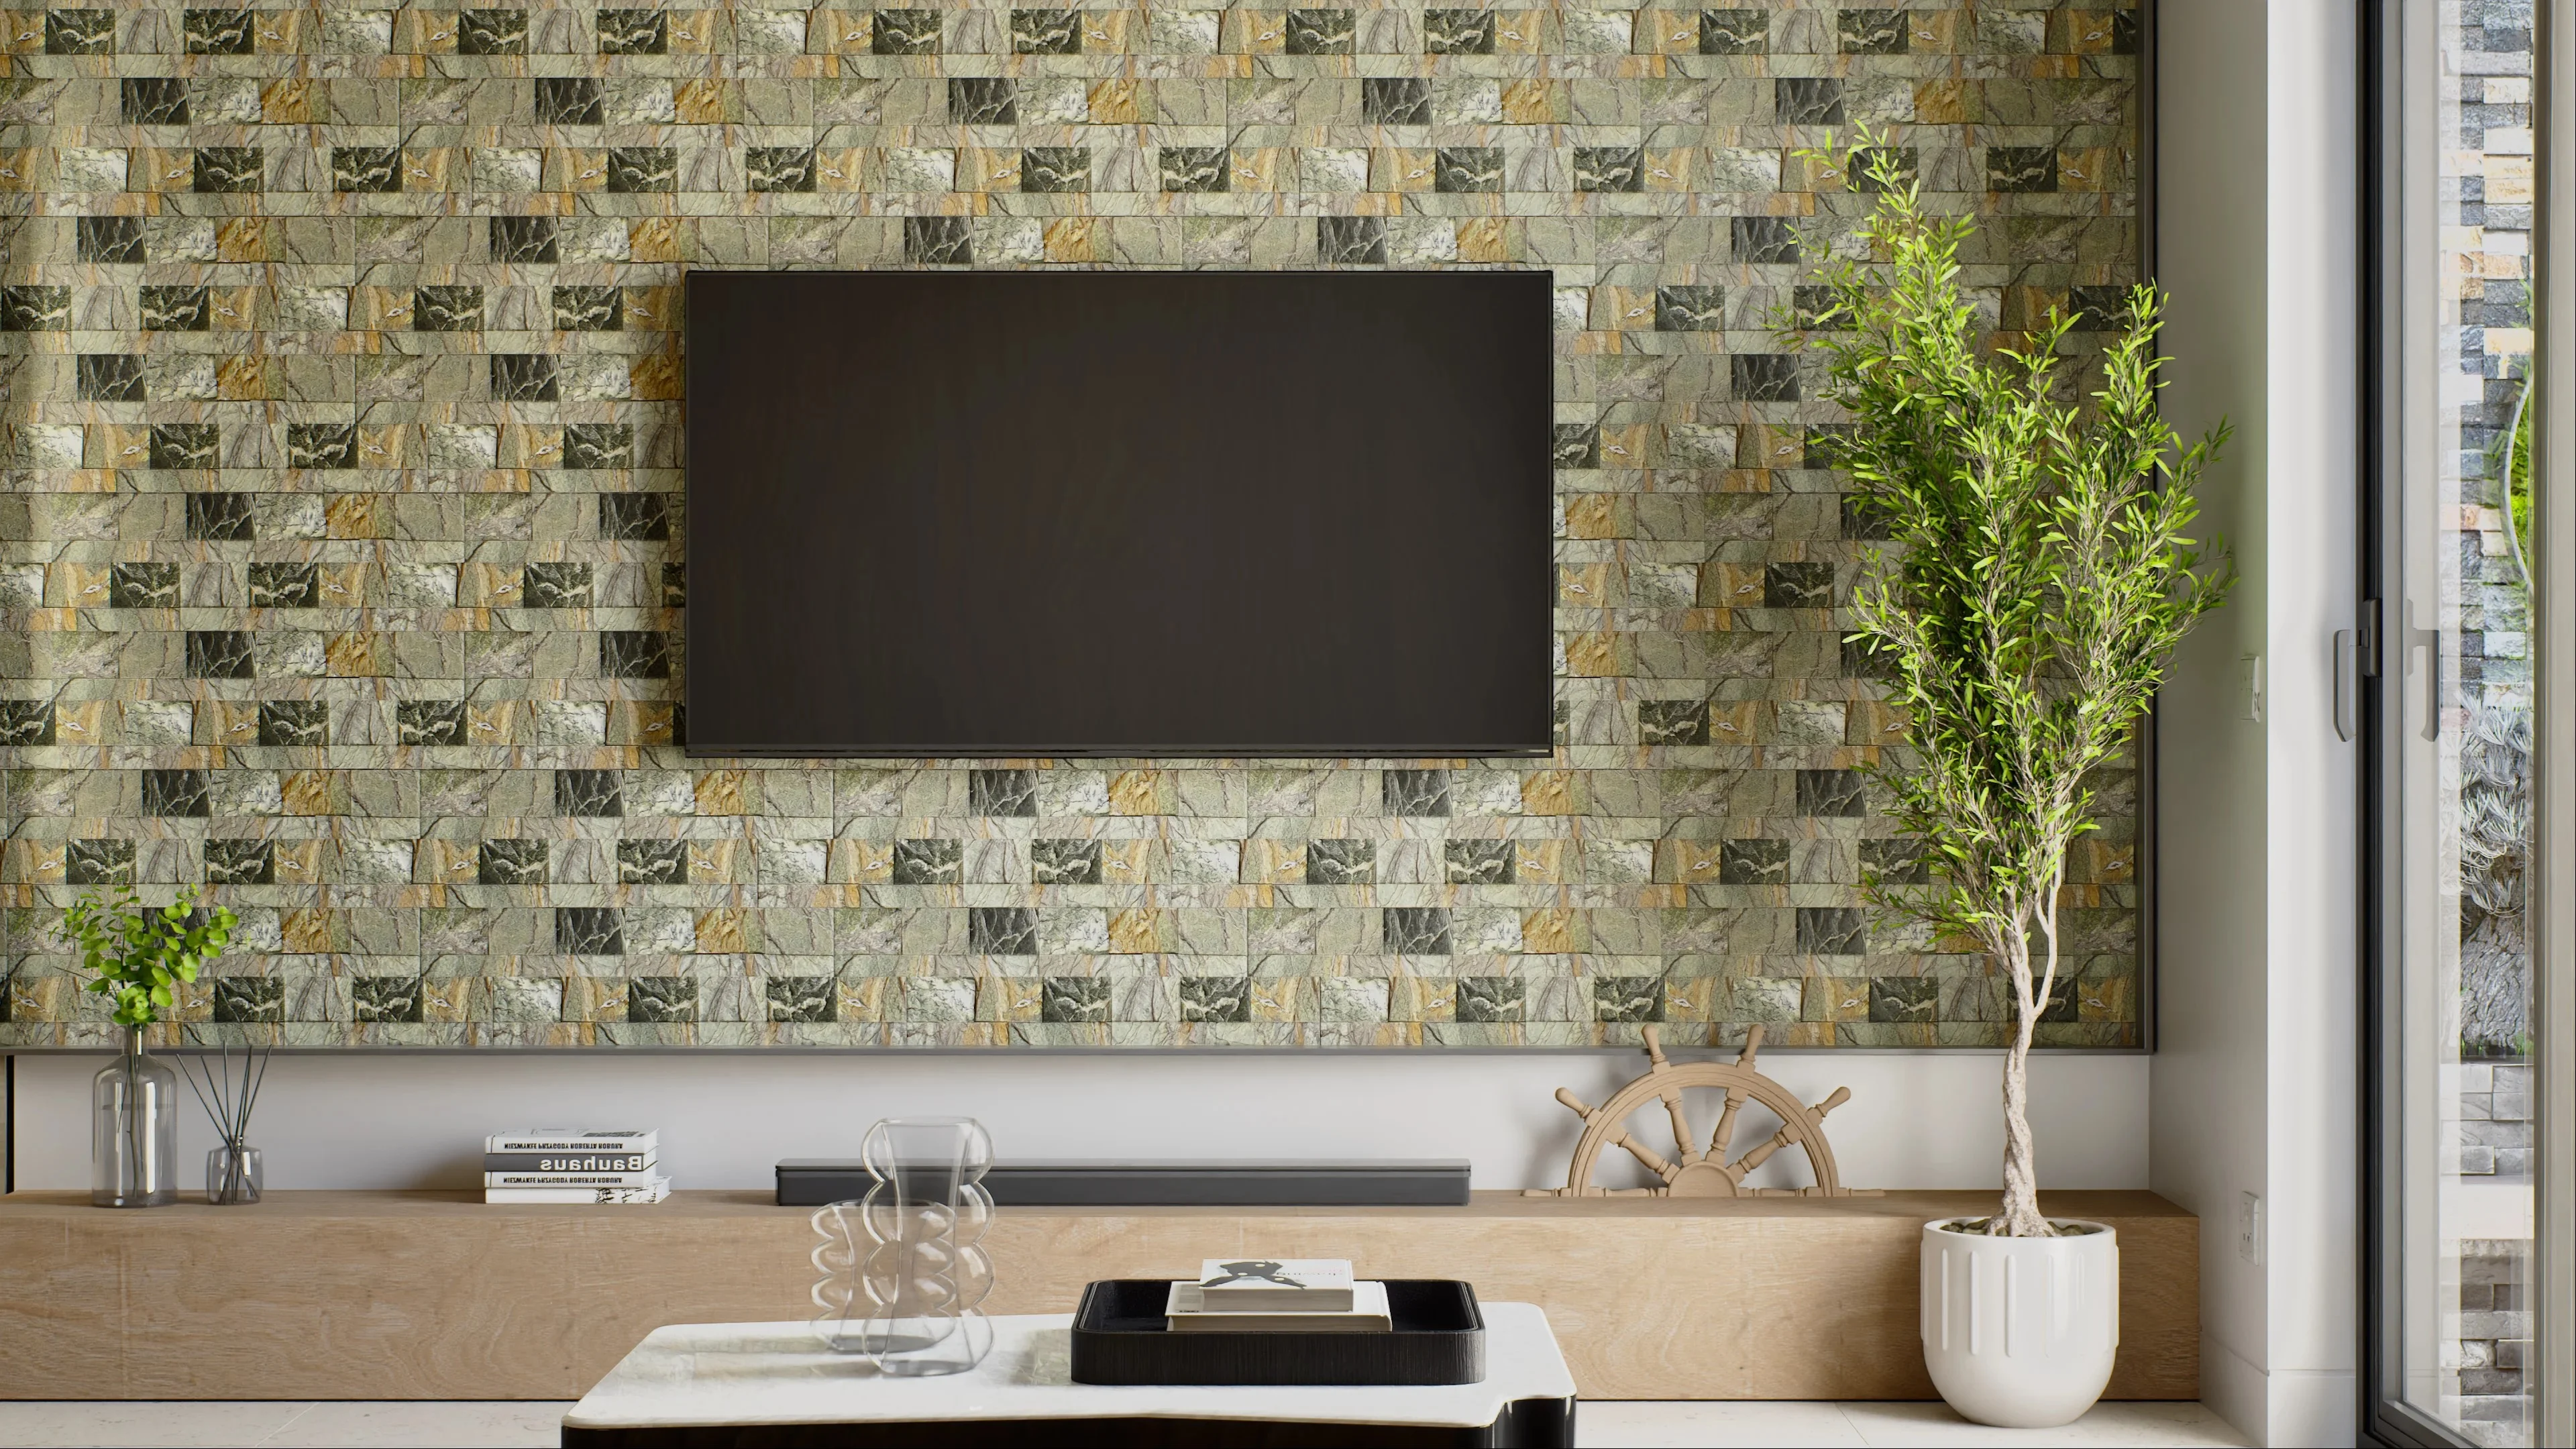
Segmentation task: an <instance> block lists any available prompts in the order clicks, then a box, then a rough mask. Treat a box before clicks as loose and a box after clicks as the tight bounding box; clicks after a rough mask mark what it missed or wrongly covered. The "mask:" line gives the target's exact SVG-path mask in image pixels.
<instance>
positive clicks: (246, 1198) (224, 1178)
mask: <svg viewBox="0 0 2576 1449" xmlns="http://www.w3.org/2000/svg"><path fill="white" fill-rule="evenodd" d="M268 1057H269V1053H268V1050H267V1049H266V1048H263V1047H254V1046H249V1045H245V1046H244V1047H243V1048H242V1064H241V1073H240V1075H239V1077H238V1078H236V1077H235V1075H234V1073H233V1049H232V1044H231V1043H230V1042H226V1043H225V1044H224V1046H223V1049H222V1053H221V1055H219V1056H217V1057H216V1058H215V1060H213V1061H211V1062H209V1061H207V1060H206V1059H205V1057H204V1055H203V1054H200V1055H199V1056H197V1057H196V1058H195V1059H194V1061H193V1063H192V1062H191V1060H190V1059H189V1058H187V1057H181V1058H180V1059H179V1069H180V1071H182V1072H183V1073H185V1074H186V1076H187V1078H188V1089H189V1090H190V1091H192V1092H195V1093H196V1094H197V1102H198V1105H200V1106H202V1107H204V1108H205V1109H206V1116H207V1117H208V1118H209V1119H211V1120H212V1121H213V1122H214V1124H215V1135H216V1136H217V1137H220V1138H221V1139H223V1143H222V1145H221V1146H219V1147H217V1148H215V1149H214V1150H213V1151H211V1152H208V1153H207V1154H206V1201H208V1202H210V1203H213V1204H215V1205H216V1206H218V1207H233V1206H238V1205H242V1204H246V1203H255V1202H257V1201H259V1195H260V1163H259V1149H258V1148H256V1147H253V1146H251V1145H250V1113H251V1108H253V1107H255V1106H257V1105H258V1104H259V1086H260V1083H262V1082H264V1081H266V1080H268ZM201 1078H202V1080H200V1079H201Z"/></svg>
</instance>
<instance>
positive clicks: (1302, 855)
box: [1243, 840, 1306, 885]
mask: <svg viewBox="0 0 2576 1449" xmlns="http://www.w3.org/2000/svg"><path fill="white" fill-rule="evenodd" d="M1243 878H1244V879H1245V880H1247V881H1256V882H1264V883H1267V884H1270V885H1294V884H1297V883H1299V882H1301V881H1303V880H1305V878H1306V843H1305V842H1304V841H1302V840H1247V841H1245V842H1244V843H1243Z"/></svg>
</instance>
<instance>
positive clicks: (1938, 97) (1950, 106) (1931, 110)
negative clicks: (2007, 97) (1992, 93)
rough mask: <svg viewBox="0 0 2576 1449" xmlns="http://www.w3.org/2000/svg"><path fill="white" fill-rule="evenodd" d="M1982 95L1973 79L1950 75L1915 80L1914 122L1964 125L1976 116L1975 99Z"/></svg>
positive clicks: (1919, 124)
mask: <svg viewBox="0 0 2576 1449" xmlns="http://www.w3.org/2000/svg"><path fill="white" fill-rule="evenodd" d="M1983 95H1984V92H1983V91H1982V90H1981V89H1979V88H1978V86H1977V83H1976V82H1974V81H1965V80H1957V79H1949V78H1944V79H1938V80H1921V81H1916V82H1915V83H1914V123H1915V124H1916V125H1918V126H1961V125H1967V124H1969V123H1971V122H1973V121H1975V120H1977V119H1978V117H1977V114H1976V111H1977V106H1976V105H1975V102H1976V101H1978V100H1980V99H1982V97H1983Z"/></svg>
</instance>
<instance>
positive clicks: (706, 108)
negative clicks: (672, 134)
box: [671, 80, 730, 126]
mask: <svg viewBox="0 0 2576 1449" xmlns="http://www.w3.org/2000/svg"><path fill="white" fill-rule="evenodd" d="M728 89H729V87H728V86H727V83H726V82H724V81H720V80H691V81H682V82H681V83H680V84H679V85H678V86H676V87H675V88H673V90H672V92H671V99H672V102H673V104H674V106H675V107H676V109H677V111H678V114H679V117H680V124H681V125H683V126H715V125H721V124H723V123H724V122H725V121H726V120H728V119H730V118H728V117H727V116H726V115H725V105H726V99H727V91H728Z"/></svg>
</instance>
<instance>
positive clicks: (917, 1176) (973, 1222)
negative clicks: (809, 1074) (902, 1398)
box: [813, 1117, 993, 1377]
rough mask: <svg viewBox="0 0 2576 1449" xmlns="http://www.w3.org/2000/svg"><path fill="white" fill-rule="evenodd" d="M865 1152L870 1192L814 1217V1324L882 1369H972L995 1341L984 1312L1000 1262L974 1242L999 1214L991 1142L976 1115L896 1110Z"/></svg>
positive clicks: (844, 1349) (913, 1373) (838, 1347)
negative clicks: (991, 1184) (989, 1180)
mask: <svg viewBox="0 0 2576 1449" xmlns="http://www.w3.org/2000/svg"><path fill="white" fill-rule="evenodd" d="M860 1155H861V1157H862V1159H863V1160H864V1161H865V1162H866V1164H867V1168H868V1172H869V1175H870V1176H872V1177H874V1178H875V1179H876V1181H875V1183H874V1184H872V1185H871V1186H870V1187H869V1188H868V1193H867V1196H866V1197H863V1198H861V1199H859V1200H857V1201H855V1202H836V1203H833V1204H831V1205H830V1206H828V1207H826V1208H823V1209H822V1210H821V1211H819V1212H817V1213H815V1214H814V1231H815V1233H816V1234H817V1235H819V1236H820V1237H821V1238H822V1239H823V1243H822V1246H820V1247H818V1248H816V1249H815V1250H814V1254H813V1260H814V1266H815V1267H817V1268H820V1269H822V1270H823V1277H822V1279H821V1281H819V1282H817V1283H816V1284H815V1285H814V1304H815V1307H816V1308H818V1309H820V1310H821V1311H820V1312H818V1313H817V1314H816V1315H815V1316H814V1331H815V1333H816V1334H817V1335H818V1336H819V1337H820V1338H821V1339H822V1340H823V1342H824V1343H825V1344H827V1345H829V1346H830V1347H831V1349H832V1350H833V1351H834V1352H835V1353H850V1354H865V1355H867V1356H868V1357H869V1359H871V1360H872V1361H874V1363H875V1364H876V1366H877V1369H878V1371H879V1372H881V1373H888V1374H896V1375H902V1376H906V1377H926V1376H929V1375H934V1374H956V1373H964V1372H966V1371H967V1370H968V1369H971V1368H973V1367H975V1365H977V1364H979V1363H981V1362H983V1360H984V1355H985V1354H986V1353H989V1352H991V1351H992V1347H993V1326H992V1324H991V1323H990V1322H988V1321H987V1320H986V1319H985V1317H984V1313H983V1309H982V1307H981V1305H982V1303H983V1301H984V1296H985V1295H986V1294H988V1293H990V1292H992V1291H993V1264H992V1261H991V1260H990V1259H988V1258H986V1257H985V1256H984V1250H983V1249H982V1248H981V1247H978V1246H977V1245H976V1243H977V1240H978V1239H979V1238H981V1237H983V1235H984V1229H985V1228H986V1227H987V1226H988V1225H989V1224H990V1223H991V1222H992V1220H993V1199H992V1198H991V1196H989V1195H988V1194H987V1193H986V1192H985V1191H984V1188H983V1187H982V1185H981V1179H982V1178H983V1176H984V1174H985V1172H986V1171H988V1170H989V1169H990V1168H991V1167H992V1165H993V1140H992V1138H991V1137H990V1136H988V1135H986V1133H985V1131H984V1127H983V1124H982V1123H980V1122H977V1121H975V1120H974V1119H973V1118H971V1117H894V1118H888V1119H886V1120H885V1121H882V1122H879V1123H877V1124H876V1125H875V1126H874V1127H871V1128H869V1129H868V1136H867V1144H866V1146H865V1147H864V1148H863V1149H862V1150H861V1154H860Z"/></svg>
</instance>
